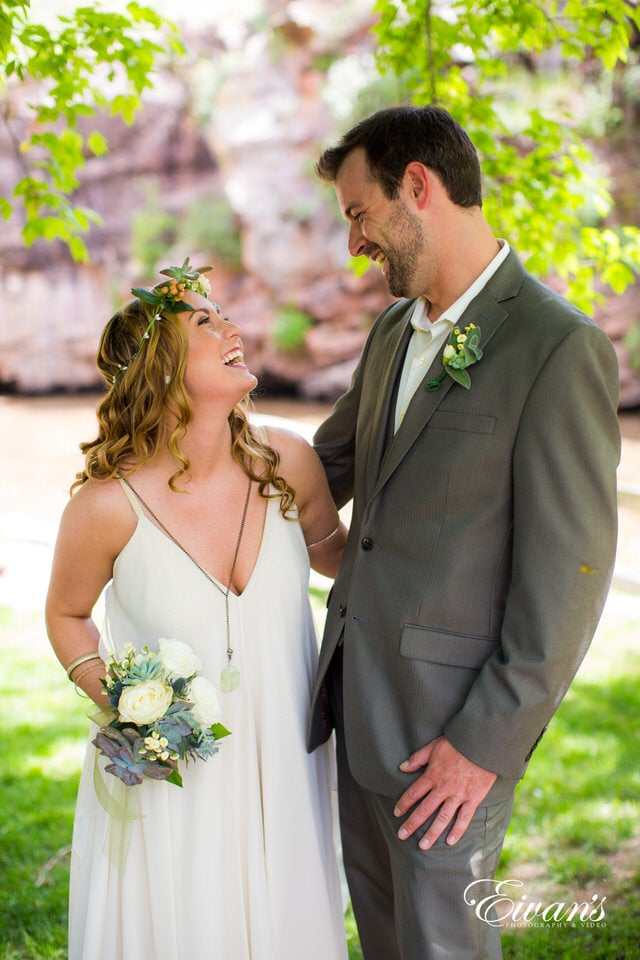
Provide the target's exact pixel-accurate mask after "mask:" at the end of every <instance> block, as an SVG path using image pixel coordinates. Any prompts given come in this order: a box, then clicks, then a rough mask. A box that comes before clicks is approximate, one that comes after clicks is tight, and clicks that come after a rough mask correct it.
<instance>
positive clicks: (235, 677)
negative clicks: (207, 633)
mask: <svg viewBox="0 0 640 960" xmlns="http://www.w3.org/2000/svg"><path fill="white" fill-rule="evenodd" d="M122 479H123V480H124V482H125V483H126V485H127V486H128V487H129V489H130V490H131V492H132V493H133V494H134V496H135V497H137V499H138V500H139V501H140V503H141V504H142V506H143V507H144V508H145V510H146V511H147V513H148V514H149V516H151V517H153V519H154V520H155V522H156V523H157V524H158V526H159V527H160V529H161V530H162V532H163V533H165V534H166V535H167V536H168V537H169V540H171V541H172V543H175V545H176V547H179V548H180V550H182V552H183V553H184V555H185V556H187V557H188V558H189V560H191V562H192V563H193V564H195V566H196V567H197V568H198V570H199V571H200V573H202V574H204V576H205V577H206V578H207V580H208V581H209V583H212V584H213V586H214V587H215V588H216V590H217V591H218V592H219V593H221V594H222V596H223V597H224V612H225V621H226V628H227V662H226V664H225V666H224V667H223V668H222V672H221V673H220V690H221V691H222V693H231V692H232V691H233V690H237V689H238V687H239V686H240V671H239V670H238V668H237V667H236V666H235V664H234V663H233V662H232V661H233V647H232V646H231V621H230V617H229V593H230V591H231V584H232V583H233V574H234V573H235V569H236V562H237V560H238V553H239V552H240V543H241V541H242V534H243V533H244V525H245V522H246V519H247V510H248V508H249V497H250V495H251V477H249V484H248V486H247V495H246V497H245V500H244V508H243V510H242V519H241V521H240V530H239V532H238V539H237V541H236V549H235V552H234V554H233V562H232V564H231V573H230V574H229V582H228V583H227V586H226V588H225V589H223V588H222V587H221V586H220V584H219V583H218V582H217V580H214V579H213V577H212V576H211V574H209V573H207V571H206V570H205V569H204V567H201V566H200V564H199V563H198V561H197V560H196V559H195V558H194V557H192V556H191V554H190V553H189V551H188V550H185V548H184V547H183V546H182V544H181V543H180V542H179V541H178V540H176V538H175V537H174V535H173V534H172V533H171V532H170V531H169V530H167V528H166V527H165V525H164V523H163V522H162V520H159V519H158V517H156V515H155V513H154V512H153V510H152V509H151V507H150V506H149V504H148V503H145V501H144V500H143V499H142V497H141V496H140V494H139V493H136V491H135V490H134V489H133V487H132V486H131V484H130V483H129V481H128V480H127V478H126V477H123V478H122Z"/></svg>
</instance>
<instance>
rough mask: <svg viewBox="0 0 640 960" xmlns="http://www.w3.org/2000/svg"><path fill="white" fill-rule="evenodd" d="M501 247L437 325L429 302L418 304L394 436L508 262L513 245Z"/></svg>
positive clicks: (406, 356)
mask: <svg viewBox="0 0 640 960" xmlns="http://www.w3.org/2000/svg"><path fill="white" fill-rule="evenodd" d="M498 243H499V244H500V250H499V251H498V253H497V254H496V255H495V257H494V258H493V260H492V261H491V263H490V264H489V265H488V266H487V267H485V269H484V270H483V271H482V273H481V274H480V276H479V277H476V279H475V280H474V281H473V283H472V284H471V286H470V287H467V289H466V290H465V292H464V293H463V294H462V296H460V297H458V299H457V300H456V301H455V302H454V303H452V304H451V306H450V307H449V308H448V309H447V310H445V312H444V313H443V314H442V316H441V317H438V319H437V320H436V321H435V323H430V322H429V301H428V300H427V299H426V298H425V297H419V298H418V299H417V300H416V304H415V307H414V309H413V313H412V315H411V326H412V327H413V334H412V336H411V340H410V341H409V345H408V347H407V352H406V355H405V358H404V365H403V367H402V374H401V377H400V386H399V387H398V399H397V402H396V413H395V428H394V433H395V432H396V431H397V430H398V428H399V427H400V424H401V423H402V421H403V420H404V416H405V414H406V412H407V408H408V406H409V404H410V403H411V399H412V397H413V395H414V393H415V392H416V390H417V389H418V386H419V385H420V383H421V382H422V380H424V377H425V374H426V373H427V370H428V369H429V367H430V366H431V364H432V363H433V361H434V360H435V358H436V357H437V355H438V353H439V352H440V350H441V348H442V350H444V346H445V343H446V340H447V338H448V336H449V334H450V333H451V330H452V328H453V327H454V326H455V324H456V323H457V322H458V320H459V319H460V317H461V316H462V314H463V313H464V311H465V310H466V309H467V307H468V306H469V304H470V303H471V301H472V300H473V298H474V297H476V296H477V295H478V294H479V293H480V291H481V290H482V289H483V288H484V287H485V286H486V284H487V282H488V280H489V279H490V277H492V276H493V274H494V273H495V272H496V270H497V269H498V267H499V266H500V264H501V263H503V262H504V260H506V258H507V255H508V253H509V244H508V243H507V241H506V240H498Z"/></svg>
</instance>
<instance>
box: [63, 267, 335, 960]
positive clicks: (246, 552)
mask: <svg viewBox="0 0 640 960" xmlns="http://www.w3.org/2000/svg"><path fill="white" fill-rule="evenodd" d="M207 269H209V268H201V269H200V270H193V269H192V268H191V266H190V264H189V262H188V260H185V262H184V263H183V264H182V266H181V267H172V268H169V269H168V270H167V271H162V273H163V274H164V275H165V277H166V278H167V279H166V280H163V281H162V282H161V283H160V284H158V285H156V286H155V287H153V288H152V289H150V290H145V289H144V288H142V289H136V290H134V291H133V292H134V294H136V299H134V300H133V301H132V302H130V303H128V304H127V305H126V306H124V307H123V309H122V310H120V311H119V312H118V313H116V314H115V316H114V317H112V319H111V320H110V321H109V323H108V324H107V326H106V328H105V330H104V333H103V335H102V340H101V344H100V350H99V355H98V366H99V368H100V370H101V372H102V373H103V375H104V377H105V380H106V382H107V385H108V389H107V392H106V394H105V396H104V398H103V399H102V401H101V403H100V405H99V408H98V437H97V439H96V440H94V441H92V442H87V443H84V444H82V446H81V449H82V450H83V453H84V454H85V469H84V471H83V472H82V473H81V474H79V475H78V479H77V480H76V483H75V484H74V488H75V492H74V494H73V496H72V498H71V500H70V501H69V503H68V505H67V507H66V509H65V511H64V513H63V516H62V520H61V523H60V530H59V534H58V539H57V544H56V549H55V555H54V562H53V568H52V575H51V583H50V587H49V593H48V597H47V605H46V616H47V628H48V632H49V637H50V640H51V643H52V646H53V648H54V650H55V653H56V655H57V656H58V659H59V660H60V662H61V663H62V665H63V667H65V669H66V670H67V672H68V675H69V677H70V679H71V680H72V681H73V682H74V683H75V684H76V686H77V688H79V689H80V690H82V691H83V692H84V693H85V694H87V695H88V697H90V698H91V699H92V700H93V701H94V702H95V704H96V705H98V706H99V707H102V708H103V709H104V708H105V707H106V706H107V701H106V697H105V694H104V692H103V690H104V687H103V683H102V681H103V679H104V678H105V675H106V671H105V661H106V660H107V659H108V657H109V656H110V655H114V656H117V655H119V654H120V653H121V651H122V650H123V649H124V648H125V645H126V644H132V645H133V646H134V648H136V650H140V649H142V647H144V646H147V647H148V648H149V649H150V650H158V648H159V640H160V639H161V638H175V639H177V640H179V641H182V642H184V643H186V644H188V645H189V646H191V648H192V649H193V651H194V652H195V654H196V655H197V657H198V658H199V660H200V661H201V664H202V670H201V673H202V675H203V676H205V677H206V678H208V679H209V680H210V681H211V682H212V683H213V684H214V685H215V687H216V688H217V691H218V699H219V704H220V721H221V722H222V723H223V724H224V726H225V727H227V728H228V729H229V730H230V731H231V734H230V736H228V737H226V738H225V739H224V740H222V741H221V744H220V749H219V751H218V753H217V754H216V755H215V756H213V757H210V758H209V759H208V760H207V761H206V762H205V761H203V760H200V759H196V760H195V761H193V762H190V763H189V764H188V765H187V766H186V767H183V768H181V770H180V772H181V775H182V779H183V787H182V788H180V787H179V786H176V785H174V784H172V783H168V782H166V781H162V780H153V779H147V778H145V779H144V780H143V781H142V783H140V784H139V785H135V786H124V784H123V783H121V781H120V780H117V779H116V778H115V777H112V776H111V774H110V773H109V772H107V771H106V770H105V765H104V758H103V757H99V756H98V755H97V750H96V747H95V746H94V745H93V744H92V742H91V741H92V739H93V737H95V735H96V732H97V728H96V727H95V725H94V726H92V730H91V734H90V737H89V743H88V745H87V752H86V758H85V763H84V768H83V771H82V776H81V782H80V788H79V793H78V799H77V806H76V816H75V823H74V834H73V850H72V859H71V881H70V898H69V954H68V955H69V960H133V958H136V960H209V958H214V957H215V958H220V960H297V958H299V957H300V956H303V957H305V960H339V958H345V957H346V946H345V935H344V924H343V903H342V897H341V891H340V883H339V876H338V869H337V863H336V854H335V847H334V834H333V824H332V816H331V809H330V791H331V788H332V763H333V758H332V755H331V753H330V751H329V748H328V747H326V746H325V748H321V749H320V750H317V751H316V752H315V753H314V754H312V755H309V754H307V752H306V749H305V727H306V722H307V712H308V706H309V693H310V685H311V682H312V679H313V674H314V669H315V661H316V656H317V645H316V639H315V635H314V630H313V625H312V619H311V613H310V608H309V602H308V596H307V589H308V574H309V559H310V561H311V564H312V565H313V567H314V568H315V569H316V570H318V571H320V572H321V573H323V574H326V575H328V576H333V575H334V574H335V572H336V569H337V565H338V562H339V559H340V555H341V552H342V549H343V547H344V541H345V533H346V531H345V529H344V527H343V525H342V524H341V523H340V521H339V518H338V516H337V512H336V508H335V506H334V504H333V501H332V499H331V496H330V494H329V491H328V488H327V484H326V481H325V475H324V471H323V469H322V467H321V465H320V462H319V460H318V459H317V457H316V455H315V453H314V452H313V450H312V449H311V447H310V446H309V445H308V444H307V443H306V442H305V441H304V440H302V438H300V437H298V436H297V435H296V434H293V433H290V432H287V431H285V430H282V429H275V428H269V430H268V432H267V431H264V430H262V431H259V430H257V429H256V428H255V427H254V426H252V425H251V424H250V423H249V420H248V410H249V408H250V401H249V399H248V394H249V393H250V391H251V390H252V389H253V387H255V385H256V378H255V377H254V375H253V374H252V373H251V372H250V370H249V368H248V366H247V364H246V363H245V359H244V353H243V348H242V340H241V337H240V330H239V328H238V327H237V326H236V325H235V324H234V323H232V322H231V321H230V320H228V319H227V318H226V317H224V316H222V315H221V312H220V308H219V307H218V305H217V304H215V303H214V302H212V301H211V300H210V299H208V294H209V286H208V281H207V279H206V277H204V276H203V273H204V271H206V270H207ZM107 585H108V588H107V592H106V599H105V622H104V626H103V628H102V630H101V631H99V630H98V627H97V626H96V624H95V623H94V621H93V620H92V615H91V614H92V609H93V607H94V604H95V602H96V600H97V599H98V597H99V595H100V594H101V592H102V590H103V588H104V587H105V586H107ZM181 763H182V762H181ZM108 781H111V782H110V783H108ZM105 789H106V796H107V798H109V797H111V798H117V797H119V798H120V801H121V810H122V809H126V811H127V812H126V813H125V814H122V812H120V814H114V808H115V804H114V806H113V807H112V806H111V805H110V803H109V802H105ZM105 808H109V809H110V812H107V809H105ZM114 850H116V851H117V853H114Z"/></svg>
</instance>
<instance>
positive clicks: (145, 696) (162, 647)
mask: <svg viewBox="0 0 640 960" xmlns="http://www.w3.org/2000/svg"><path fill="white" fill-rule="evenodd" d="M158 647H159V649H158V652H157V653H154V652H150V651H149V648H148V647H143V648H142V651H141V652H137V651H136V650H135V648H134V647H133V646H132V645H131V644H127V646H126V647H125V648H124V650H123V651H122V653H121V654H120V655H119V657H115V656H112V657H111V658H110V659H109V660H108V661H107V678H106V680H103V681H102V682H103V684H104V687H105V691H106V694H107V696H108V698H109V703H110V707H111V709H110V711H109V713H108V715H111V716H112V719H111V720H110V721H109V722H108V723H105V724H104V725H103V726H101V727H100V730H99V731H98V733H97V735H96V737H95V738H94V740H92V743H93V744H94V745H95V746H96V747H97V748H98V750H99V751H100V753H102V754H104V755H105V756H106V757H108V758H109V760H110V763H108V764H107V765H106V767H105V770H106V771H107V772H108V773H111V774H113V775H114V776H116V777H118V778H119V779H120V780H122V782H123V783H124V784H126V785H127V786H129V787H131V786H135V785H136V784H139V783H142V781H143V779H144V777H148V778H150V779H152V780H167V781H168V782H169V783H175V784H177V785H178V786H180V787H181V786H182V777H181V776H180V773H179V771H178V761H179V760H189V759H190V758H191V759H195V758H200V759H201V760H207V759H208V758H209V757H212V756H213V755H214V754H215V753H217V752H218V749H219V744H218V741H219V740H220V739H221V738H222V737H224V736H226V735H227V734H228V733H229V731H228V730H227V729H226V728H225V727H223V726H222V724H221V723H218V722H217V719H218V717H219V716H220V705H219V703H218V696H217V693H216V689H215V687H214V686H213V684H212V683H210V682H209V681H208V680H206V679H205V678H204V677H201V676H200V675H199V673H198V671H199V670H200V669H201V666H202V664H201V662H200V659H199V658H198V657H197V656H196V654H195V653H194V652H193V650H192V649H191V647H190V646H188V644H186V643H182V642H181V641H180V640H172V639H171V640H170V639H166V638H162V639H160V640H159V641H158ZM101 719H107V717H105V718H101Z"/></svg>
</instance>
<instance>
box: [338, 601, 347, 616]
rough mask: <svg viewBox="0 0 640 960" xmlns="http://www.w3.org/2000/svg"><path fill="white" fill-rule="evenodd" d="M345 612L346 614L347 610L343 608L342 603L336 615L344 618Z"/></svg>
mask: <svg viewBox="0 0 640 960" xmlns="http://www.w3.org/2000/svg"><path fill="white" fill-rule="evenodd" d="M346 612H347V608H346V607H345V605H344V603H341V604H340V606H339V607H338V613H339V614H340V616H341V617H344V616H345V615H346Z"/></svg>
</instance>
